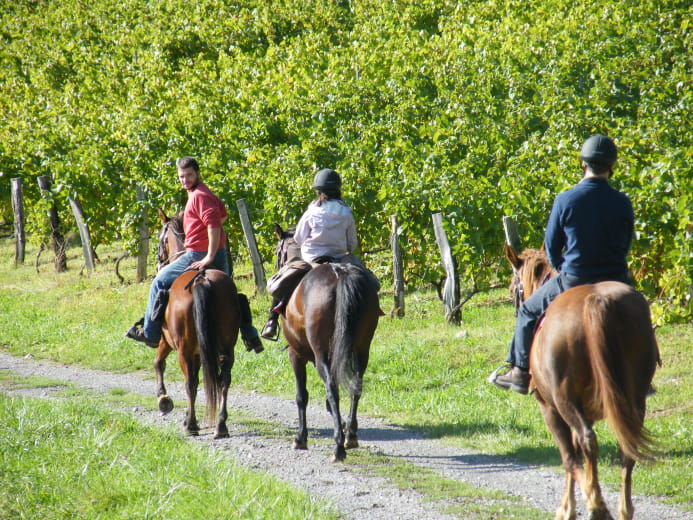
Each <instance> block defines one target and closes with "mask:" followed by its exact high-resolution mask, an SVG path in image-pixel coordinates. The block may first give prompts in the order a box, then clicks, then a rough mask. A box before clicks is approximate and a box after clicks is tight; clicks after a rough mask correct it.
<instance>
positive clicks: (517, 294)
mask: <svg viewBox="0 0 693 520" xmlns="http://www.w3.org/2000/svg"><path fill="white" fill-rule="evenodd" d="M553 274H554V272H553V269H547V271H546V273H545V274H544V277H543V278H542V279H541V283H539V287H541V286H542V285H544V284H545V283H546V282H548V281H549V280H550V279H551V277H552V276H553ZM513 275H514V276H513V282H512V285H513V289H514V290H513V303H514V304H515V316H517V311H518V310H519V308H520V305H522V303H524V301H525V286H524V283H522V277H521V276H520V273H519V271H517V270H515V269H513Z"/></svg>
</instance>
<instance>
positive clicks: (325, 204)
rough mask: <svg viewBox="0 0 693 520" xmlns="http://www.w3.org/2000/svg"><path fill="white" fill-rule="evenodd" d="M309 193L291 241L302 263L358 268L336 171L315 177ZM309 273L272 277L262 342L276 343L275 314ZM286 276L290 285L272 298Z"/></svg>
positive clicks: (288, 270)
mask: <svg viewBox="0 0 693 520" xmlns="http://www.w3.org/2000/svg"><path fill="white" fill-rule="evenodd" d="M313 189H314V190H315V193H316V198H315V199H314V200H313V201H312V202H311V203H310V205H309V206H308V208H307V209H306V211H305V213H304V214H303V215H302V216H301V219H300V220H299V221H298V225H297V226H296V231H295V233H294V237H293V238H294V240H295V242H296V244H297V245H298V246H300V248H301V257H302V258H303V260H304V262H307V263H308V264H311V265H312V264H317V263H323V262H325V261H331V262H341V263H352V264H357V265H361V262H360V261H359V259H358V258H357V257H356V256H354V255H353V254H352V251H354V249H356V247H357V245H358V241H357V238H356V224H355V222H354V216H353V215H352V213H351V209H350V208H349V206H347V205H346V203H345V202H344V200H343V199H342V191H341V189H342V179H341V177H340V176H339V174H338V173H337V172H336V171H334V170H331V169H329V168H324V169H322V170H320V171H319V172H318V173H316V174H315V177H314V178H313ZM309 269H310V265H308V267H307V268H305V269H300V268H298V269H296V267H295V266H292V265H289V264H287V265H285V266H284V267H283V268H282V269H280V270H279V272H277V274H276V275H275V276H273V277H272V279H271V280H270V284H268V289H269V292H270V294H271V295H272V296H273V297H274V299H273V301H272V307H271V309H270V314H269V318H268V320H267V323H265V326H264V327H263V329H262V333H261V336H262V337H263V338H265V339H271V340H276V339H277V335H278V320H279V314H280V313H281V312H282V309H283V305H284V304H286V302H287V301H288V299H289V297H290V296H291V292H292V291H293V289H294V288H295V287H296V286H297V285H298V282H299V281H300V279H301V278H302V277H303V275H305V273H306V272H307V271H308V270H309ZM289 276H290V277H291V278H292V281H291V283H290V284H289V285H290V287H288V290H286V289H287V287H283V289H285V290H283V291H282V294H276V291H273V290H272V286H271V284H276V285H281V281H282V278H286V277H289ZM284 285H286V284H284ZM287 293H288V294H287Z"/></svg>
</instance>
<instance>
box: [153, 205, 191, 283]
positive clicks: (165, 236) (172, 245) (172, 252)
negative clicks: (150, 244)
mask: <svg viewBox="0 0 693 520" xmlns="http://www.w3.org/2000/svg"><path fill="white" fill-rule="evenodd" d="M157 212H158V213H159V218H161V221H162V222H163V224H164V225H163V227H162V228H161V231H160V232H159V250H158V253H157V263H156V269H157V271H160V270H161V269H162V268H163V267H165V266H167V265H168V264H170V263H171V262H172V261H173V260H175V259H176V258H178V257H179V256H180V255H182V254H183V253H184V252H185V245H184V244H185V231H184V230H183V216H182V215H181V214H178V215H174V216H172V217H170V218H169V217H167V216H166V213H164V212H163V211H162V210H161V209H158V210H157Z"/></svg>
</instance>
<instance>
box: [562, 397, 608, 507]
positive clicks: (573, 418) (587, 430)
mask: <svg viewBox="0 0 693 520" xmlns="http://www.w3.org/2000/svg"><path fill="white" fill-rule="evenodd" d="M559 410H560V414H561V417H562V418H563V419H564V420H565V421H566V422H567V423H568V424H569V425H570V427H571V428H572V429H573V432H574V444H575V450H576V453H579V452H580V451H581V452H582V455H583V460H584V471H581V472H578V473H577V474H576V476H577V477H578V482H579V483H580V487H581V488H582V494H583V496H584V498H585V503H586V505H587V510H588V511H589V517H588V518H589V520H613V517H612V516H611V513H609V510H608V508H607V507H606V503H605V502H604V497H603V496H602V490H601V487H600V486H599V476H598V472H597V458H598V456H599V445H598V444H597V436H596V434H595V433H594V430H592V425H591V424H589V423H588V422H587V421H586V420H585V418H584V417H583V415H582V414H581V413H580V412H579V411H578V410H577V409H576V408H575V406H574V405H573V404H572V403H570V402H563V403H560V405H559Z"/></svg>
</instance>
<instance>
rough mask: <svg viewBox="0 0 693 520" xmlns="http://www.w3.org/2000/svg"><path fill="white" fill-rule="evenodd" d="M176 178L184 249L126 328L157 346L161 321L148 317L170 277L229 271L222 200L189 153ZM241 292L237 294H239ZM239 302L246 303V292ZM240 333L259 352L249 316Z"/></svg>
mask: <svg viewBox="0 0 693 520" xmlns="http://www.w3.org/2000/svg"><path fill="white" fill-rule="evenodd" d="M176 166H177V168H178V180H179V181H180V183H181V185H182V186H183V187H184V188H185V189H186V190H187V192H188V202H187V203H186V205H185V211H184V212H183V229H184V231H185V253H184V254H183V255H181V256H179V257H178V258H176V260H174V261H173V262H171V263H170V264H169V265H167V266H166V267H164V268H162V269H161V270H160V271H159V272H158V273H157V275H156V277H155V278H154V280H153V281H152V286H151V288H150V289H149V300H148V302H147V310H146V311H145V314H144V318H143V319H142V320H140V321H138V322H137V323H135V324H134V325H133V326H132V327H130V329H129V330H128V331H127V332H126V334H125V335H126V336H127V337H128V338H131V339H134V340H135V341H140V342H142V343H145V344H146V345H148V346H150V347H152V348H156V347H157V346H158V343H159V340H160V339H161V324H160V323H159V322H157V321H153V320H152V319H151V315H152V309H153V307H154V302H155V301H156V297H157V295H158V294H159V291H161V290H168V289H169V288H170V287H171V285H172V284H173V281H174V280H175V279H176V278H178V276H179V275H180V274H181V273H183V272H184V271H189V270H191V269H198V270H199V269H203V268H206V267H209V268H213V269H219V270H220V271H224V272H225V273H226V274H229V275H230V271H229V261H228V255H227V253H226V249H225V247H224V246H225V244H226V234H225V233H224V228H223V223H224V221H225V220H226V217H227V216H228V214H227V212H226V208H225V207H224V203H223V202H222V201H221V199H220V198H219V197H217V196H216V195H214V194H213V193H212V192H211V191H210V190H209V188H208V187H207V186H206V185H205V184H204V183H203V182H202V179H201V177H200V167H199V165H198V163H197V161H196V160H195V159H194V158H192V157H181V158H180V159H178V161H176ZM239 296H240V295H239ZM239 304H241V305H243V306H245V307H247V306H248V300H247V299H246V298H245V296H243V297H240V298H239ZM241 315H242V316H250V309H247V308H246V309H242V310H241ZM241 336H242V338H243V341H244V343H245V345H246V348H247V349H248V350H254V351H255V352H262V350H263V347H262V342H261V341H260V338H259V336H258V332H257V330H256V329H255V327H253V325H252V321H251V320H248V319H246V320H244V323H242V324H241Z"/></svg>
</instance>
